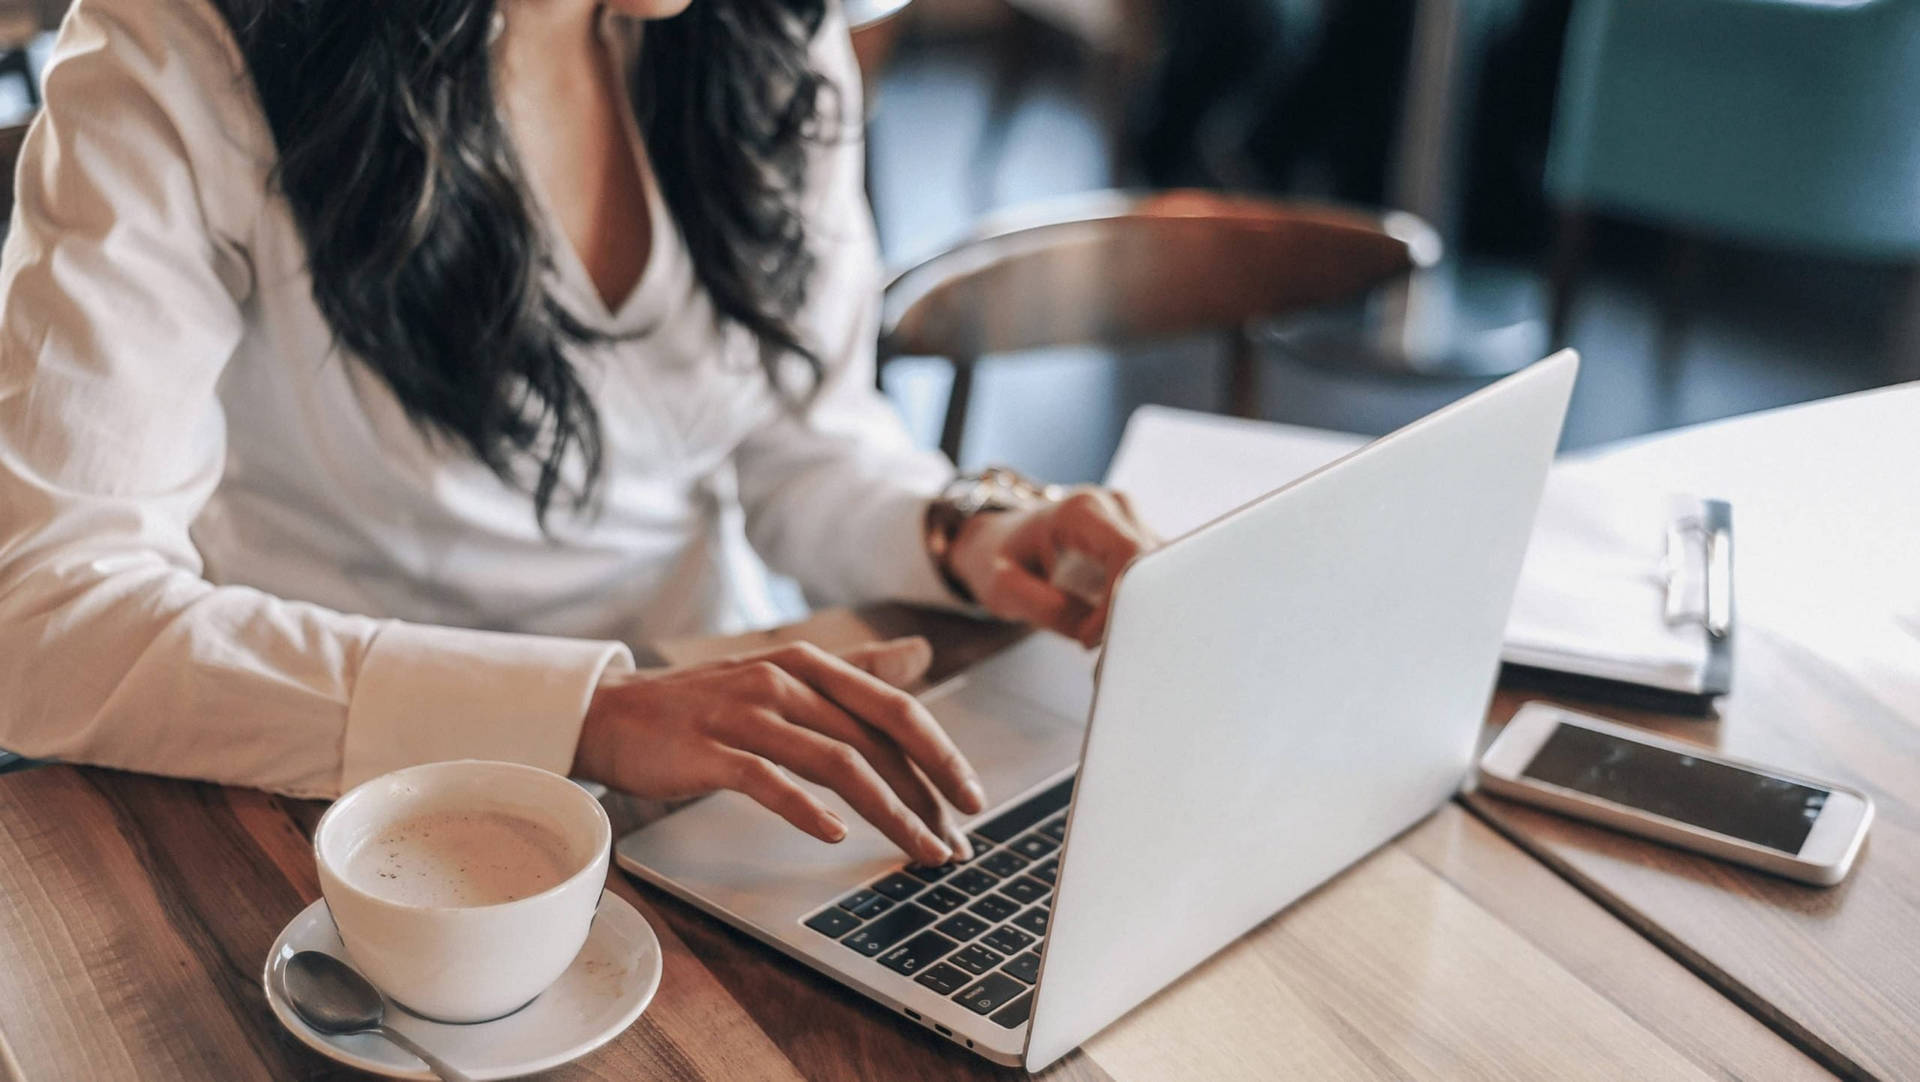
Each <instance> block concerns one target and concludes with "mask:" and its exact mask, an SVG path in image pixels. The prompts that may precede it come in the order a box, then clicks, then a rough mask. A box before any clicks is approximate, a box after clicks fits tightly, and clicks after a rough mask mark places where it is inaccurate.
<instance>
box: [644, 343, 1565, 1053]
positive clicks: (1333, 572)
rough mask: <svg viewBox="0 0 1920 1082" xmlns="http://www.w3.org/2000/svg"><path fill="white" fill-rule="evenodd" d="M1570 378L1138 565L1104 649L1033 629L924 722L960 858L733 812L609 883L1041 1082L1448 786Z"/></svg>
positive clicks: (1483, 680)
mask: <svg viewBox="0 0 1920 1082" xmlns="http://www.w3.org/2000/svg"><path fill="white" fill-rule="evenodd" d="M1577 367H1578V361H1577V359H1576V357H1575V356H1574V355H1573V354H1572V353H1571V352H1570V351H1569V352H1563V353H1559V354H1556V355H1555V356H1553V357H1550V358H1548V359H1547V360H1545V361H1542V362H1540V363H1538V364H1535V365H1533V366H1531V367H1530V368H1528V369H1526V370H1525V371H1523V372H1521V373H1519V374H1517V375H1514V376H1512V377H1509V378H1507V379H1505V380H1502V381H1500V382H1499V383H1496V384H1494V385H1493V386H1491V387H1488V388H1486V389H1485V390H1482V391H1480V392H1478V393H1476V394H1474V395H1471V396H1469V397H1468V398H1465V399H1463V400H1461V401H1460V402H1457V403H1455V404H1453V405H1451V406H1449V407H1447V408H1446V409H1443V410H1441V411H1439V412H1438V413H1435V414H1433V415H1431V416H1429V417H1426V418H1424V419H1422V420H1420V421H1418V422H1415V423H1414V424H1412V425H1409V426H1408V427H1406V428H1404V429H1401V430H1400V431H1398V432H1395V433H1393V434H1392V435H1390V436H1387V437H1384V438H1382V439H1380V440H1377V441H1375V442H1373V443H1371V444H1369V445H1368V446H1366V447H1364V448H1362V449H1360V450H1358V451H1355V452H1354V453H1353V454H1351V455H1348V456H1347V457H1346V458H1343V459H1340V460H1339V461H1337V462H1334V463H1332V464H1331V465H1328V466H1326V467H1324V468H1322V469H1320V470H1318V471H1316V472H1314V473H1311V474H1309V475H1307V476H1305V477H1303V478H1300V479H1299V480H1297V481H1294V482H1292V483H1291V484H1288V485H1286V486H1285V487H1283V488H1281V489H1279V490H1277V491H1275V492H1273V493H1270V494H1269V495H1267V496H1265V497H1262V498H1261V499H1259V500H1256V501H1254V502H1253V503H1251V504H1248V505H1247V506H1245V507H1242V508H1240V509H1239V510H1237V511H1234V512H1232V513H1231V514H1228V515H1226V516H1224V517H1222V518H1220V519H1217V520H1215V521H1214V522H1212V523H1209V524H1208V525H1206V526H1203V527H1201V528H1199V529H1197V530H1194V531H1193V532H1191V533H1189V534H1186V535H1185V536H1183V537H1180V538H1178V539H1175V540H1173V541H1171V542H1169V543H1168V544H1166V545H1165V546H1164V547H1162V548H1160V549H1158V550H1156V551H1154V552H1152V553H1149V554H1147V555H1145V556H1142V557H1141V558H1140V559H1138V560H1136V561H1135V562H1134V563H1133V565H1132V566H1131V567H1130V568H1129V569H1128V570H1127V572H1126V574H1125V575H1124V576H1122V578H1121V580H1120V582H1119V584H1118V586H1117V588H1116V592H1115V595H1114V604H1113V608H1112V616H1111V622H1110V624H1109V626H1108V629H1107V641H1106V648H1105V653H1104V656H1103V657H1102V658H1101V660H1100V662H1099V664H1098V666H1097V672H1096V666H1095V665H1094V663H1093V661H1092V655H1089V654H1088V653H1086V652H1085V651H1082V650H1081V649H1080V648H1079V647H1078V646H1076V645H1073V644H1071V643H1069V642H1067V641H1066V640H1064V639H1061V638H1059V637H1056V636H1052V635H1035V636H1031V637H1029V638H1028V639H1027V640H1026V641H1025V642H1023V643H1022V644H1021V645H1019V646H1016V647H1014V648H1012V649H1010V650H1008V651H1006V652H1004V653H1002V654H1000V655H999V656H997V657H994V658H992V659H990V660H988V661H987V662H985V663H983V664H981V665H978V666H976V667H974V668H972V669H970V670H968V671H967V672H966V673H964V674H962V675H960V676H958V677H956V678H954V679H953V680H951V681H948V682H946V683H943V684H941V685H940V686H939V687H937V688H935V689H933V690H932V691H930V692H929V693H928V694H927V695H926V696H925V700H926V702H927V705H928V707H929V708H930V709H931V710H932V712H933V714H934V716H935V717H936V718H938V719H939V720H940V722H941V723H942V724H943V725H945V726H946V727H947V730H948V731H949V732H950V733H951V734H952V735H953V738H954V740H955V742H956V743H958V744H959V745H960V747H961V749H962V750H963V751H965V752H966V754H967V755H968V756H969V757H970V758H971V760H972V761H973V763H974V765H975V766H976V768H978V770H979V772H980V775H981V780H982V782H983V783H984V785H985V787H986V790H987V796H988V802H989V810H988V811H987V812H986V813H985V814H983V815H981V816H979V817H978V819H977V820H975V821H974V822H973V823H972V824H971V825H970V827H969V829H970V830H971V832H972V835H973V838H974V841H975V845H976V848H977V849H978V854H977V855H976V856H975V858H974V859H973V860H972V861H970V862H969V863H967V864H965V865H961V866H957V867H947V868H938V869H917V868H909V867H906V866H905V864H904V862H903V861H902V858H901V856H900V854H899V852H898V851H897V850H895V849H893V848H892V847H891V846H890V845H889V844H888V843H887V842H886V840H885V839H884V838H882V837H881V836H880V834H879V833H878V832H877V831H875V830H874V829H873V828H871V827H868V826H865V825H864V824H862V823H861V821H860V820H859V818H858V817H857V816H855V815H854V814H852V812H851V810H850V809H847V808H844V807H843V806H841V805H840V802H839V801H838V800H837V798H836V797H834V796H833V794H831V793H829V792H827V791H826V790H824V789H816V790H815V792H816V794H817V795H819V796H820V797H821V799H822V800H824V801H826V802H827V804H828V806H829V807H834V808H835V810H836V811H838V812H840V813H841V815H842V817H843V818H844V819H845V820H846V821H847V822H848V824H849V825H850V827H851V830H852V832H851V834H850V835H849V836H848V838H847V839H846V840H845V841H843V842H841V843H840V844H838V845H827V844H824V843H821V842H818V841H815V840H813V839H811V838H808V837H806V836H804V835H802V834H800V833H799V832H798V831H795V830H793V829H791V828H789V827H787V826H786V825H784V824H782V823H780V822H779V821H778V820H776V819H775V818H773V817H772V815H771V814H770V813H768V812H766V811H764V810H762V809H761V808H760V807H759V806H758V805H756V804H754V803H752V802H751V801H749V800H747V799H746V798H744V797H742V796H739V795H738V794H735V793H719V794H715V795H714V796H711V797H708V798H706V799H704V800H701V801H698V802H696V803H694V804H692V805H689V806H688V807H686V808H684V809H681V810H680V811H677V812H675V813H674V814H672V815H669V816H667V817H665V818H664V819H661V820H659V821H658V822H656V823H654V824H652V825H650V826H648V827H646V828H645V829H643V830H640V831H638V832H636V833H633V834H630V835H628V836H627V837H625V838H623V839H622V840H621V842H620V845H619V847H618V859H619V861H620V864H621V866H622V867H624V868H626V869H627V870H628V871H630V872H632V873H633V874H635V875H637V876H639V877H640V878H641V879H644V880H646V881H647V882H649V883H652V884H654V885H656V886H658V887H660V888H662V889H663V890H666V891H668V892H669V893H671V894H674V895H676V896H678V897H680V898H683V899H685V900H686V901H688V902H690V903H692V904H693V905H695V906H698V907H699V908H701V909H703V910H705V911H706V912H708V913H711V914H712V915H714V916H715V917H718V918H719V919H721V920H723V921H726V922H727V923H729V924H732V925H734V926H735V927H737V928H739V929H741V930H742V931H745V932H747V933H748V934H750V935H752V936H754V937H755V938H757V939H759V940H761V941H763V942H765V943H766V944H767V945H769V946H771V947H773V948H775V949H777V950H779V951H781V952H782V953H784V954H787V955H789V956H791V957H793V958H795V959H798V960H799V961H801V962H804V963H806V964H807V965H809V966H811V967H813V968H814V969H817V970H819V971H820V972H821V973H824V974H826V975H827V976H829V977H832V978H833V979H835V980H837V981H840V982H841V983H843V984H845V985H848V986H849V987H852V988H854V989H856V990H858V991H860V992H862V993H864V994H865V995H867V996H868V997H870V998H872V999H874V1000H876V1001H878V1002H879V1003H881V1004H883V1005H884V1006H885V1007H886V1008H887V1009H888V1010H891V1011H900V1012H903V1013H904V1014H905V1015H906V1017H908V1018H909V1019H912V1020H913V1021H914V1022H917V1023H918V1024H920V1025H922V1026H924V1027H926V1028H927V1029H928V1030H930V1031H932V1032H933V1033H936V1034H938V1035H939V1036H941V1037H944V1038H946V1039H948V1040H951V1041H954V1042H955V1043H958V1044H960V1045H963V1046H964V1047H966V1048H969V1049H972V1050H973V1051H975V1052H977V1053H979V1054H980V1055H982V1056H985V1057H987V1058H988V1059H991V1060H993V1061H994V1062H996V1063H1003V1064H1009V1065H1024V1066H1025V1067H1026V1068H1027V1069H1029V1070H1036V1071H1037V1070H1039V1069H1041V1068H1043V1067H1045V1066H1047V1065H1048V1064H1050V1063H1052V1062H1053V1061H1054V1060H1056V1059H1058V1058H1059V1057H1060V1056H1062V1055H1064V1054H1065V1053H1067V1052H1068V1051H1070V1050H1072V1049H1073V1048H1074V1047H1075V1046H1077V1045H1079V1044H1080V1043H1081V1042H1082V1041H1084V1040H1086V1039H1087V1038H1088V1037H1091V1036H1092V1035H1093V1034H1095V1033H1097V1032H1098V1031H1099V1030H1100V1029H1101V1028H1103V1027H1104V1026H1106V1025H1107V1024H1108V1023H1110V1022H1112V1021H1113V1020H1114V1019H1116V1018H1118V1017H1120V1016H1121V1015H1122V1014H1123V1013H1125V1012H1126V1011H1127V1010H1129V1009H1130V1008H1132V1007H1133V1006H1134V1005H1136V1004H1138V1003H1139V1002H1141V1001H1142V1000H1144V999H1146V998H1147V997H1148V996H1150V995H1152V994H1153V993H1154V992H1156V991H1158V990H1159V989H1161V988H1163V987H1165V986H1166V985H1167V984H1168V983H1170V982H1171V981H1173V980H1174V979H1175V978H1177V977H1179V976H1180V975H1181V974H1182V973H1185V972H1186V971H1187V970H1189V969H1191V968H1193V967H1194V966H1195V965H1197V964H1199V963H1200V962H1201V961H1203V960H1205V959H1206V958H1207V957H1208V956H1209V955H1211V954H1213V953H1214V952H1215V951H1217V950H1219V949H1220V948H1221V947H1223V946H1225V945H1227V944H1228V943H1230V942H1232V941H1233V940H1234V939H1235V938H1237V937H1238V936H1240V935H1241V934H1242V933H1244V932H1246V931H1247V930H1248V929H1250V928H1252V927H1253V926H1254V925H1256V924H1258V923H1260V922H1261V921H1263V920H1265V919H1266V918H1267V917H1269V916H1271V915H1272V914H1273V913H1275V912H1276V911H1278V910H1279V909H1281V908H1282V907H1284V906H1286V905H1287V904H1289V903H1290V902H1292V901H1294V900H1295V899H1297V898H1299V897H1300V896H1301V895H1303V894H1305V893H1306V892H1308V891H1310V890H1312V889H1313V888H1314V887H1316V886H1318V885H1319V884H1321V883H1323V882H1325V881H1326V880H1327V879H1329V878H1330V877H1332V876H1333V875H1334V874H1336V873H1338V872H1339V871H1340V870H1341V869H1343V868H1345V867H1347V866H1348V865H1350V864H1352V863H1353V862H1355V861H1357V860H1359V859H1360V858H1361V857H1363V856H1365V855H1367V853H1369V852H1370V851H1372V850H1373V849H1374V848H1376V847H1378V846H1379V845H1380V844H1381V843H1383V842H1385V841H1387V840H1388V839H1390V838H1392V837H1393V836H1394V835H1396V834H1398V833H1400V832H1401V831H1402V830H1404V829H1406V828H1407V827H1408V826H1409V825H1411V824H1413V823H1414V822H1416V821H1417V820H1419V819H1420V818H1421V817H1423V816H1425V815H1427V814H1428V813H1429V812H1431V811H1432V810H1433V809H1434V808H1435V807H1437V806H1438V805H1439V804H1440V803H1441V802H1443V801H1445V800H1446V799H1447V798H1448V797H1449V796H1450V795H1452V794H1453V792H1454V791H1455V790H1456V788H1457V787H1458V785H1459V784H1460V781H1461V779H1462V777H1463V776H1464V775H1465V773H1466V770H1467V767H1468V763H1469V761H1470V759H1471V757H1472V753H1473V749H1474V745H1475V738H1476V736H1477V734H1478V733H1479V731H1480V725H1481V720H1482V717H1483V715H1484V713H1485V710H1486V705H1487V701H1488V698H1489V696H1490V695H1491V693H1492V689H1493V682H1494V678H1495V675H1496V671H1497V669H1498V667H1499V658H1500V642H1501V633H1502V630H1503V628H1504V626H1505V624H1506V617H1507V609H1508V606H1509V604H1510V603H1511V601H1512V598H1513V592H1514V588H1515V584H1516V582H1517V580H1518V578H1519V574H1520V564H1521V559H1522V557H1523V556H1524V554H1525V550H1526V546H1527V538H1528V534H1529V532H1530V529H1531V526H1532V522H1533V517H1534V511H1535V508H1536V506H1537V505H1538V503H1539V500H1540V493H1541V489H1542V486H1543V485H1544V483H1545V480H1546V474H1547V466H1548V463H1549V461H1550V460H1551V459H1552V456H1553V452H1554V446H1555V444H1556V443H1557V442H1558V440H1559V434H1560V424H1561V420H1562V418H1563V416H1564V414H1565V412H1566V405H1567V398H1568V395H1569V394H1570V393H1571V390H1572V387H1573V381H1574V374H1575V371H1576V369H1577Z"/></svg>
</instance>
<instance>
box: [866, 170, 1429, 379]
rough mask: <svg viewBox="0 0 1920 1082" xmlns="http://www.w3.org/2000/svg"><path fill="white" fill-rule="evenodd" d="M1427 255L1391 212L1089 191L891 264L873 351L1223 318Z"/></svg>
mask: <svg viewBox="0 0 1920 1082" xmlns="http://www.w3.org/2000/svg"><path fill="white" fill-rule="evenodd" d="M1439 252H1440V243H1439V241H1438V239H1437V238H1436V237H1435V236H1434V234H1433V231H1432V230H1431V229H1428V228H1427V227H1426V226H1425V224H1424V223H1422V222H1420V221H1419V219H1417V218H1413V217H1411V216H1409V215H1404V214H1397V213H1390V214H1387V215H1373V214H1365V213H1361V212H1358V211H1353V210H1346V209H1341V208H1336V207H1327V206H1315V205H1307V204H1300V203H1286V202H1275V201H1272V200H1265V199H1256V198H1251V197H1245V196H1232V195H1220V194H1215V193H1210V192H1200V191H1170V192H1163V193H1157V194H1151V195H1134V194H1127V193H1121V192H1096V193H1091V194H1088V195H1085V196H1079V197H1075V198H1074V199H1072V200H1067V201H1063V202H1061V203H1057V204H1051V205H1049V206H1046V207H1043V208H1039V209H1038V210H1036V211H1026V212H1018V213H1017V214H1016V215H1015V216H1012V217H1002V218H999V219H989V220H988V221H987V222H985V223H983V225H982V228H981V229H980V231H978V232H977V233H976V234H975V235H974V236H973V237H971V238H969V239H967V240H966V241H963V242H962V243H960V244H959V245H957V246H956V247H954V248H952V249H949V250H948V251H946V252H943V253H941V254H940V255H937V256H935V257H933V258H932V259H929V260H927V261H926V262H924V263H921V264H920V265H918V266H916V267H914V268H912V269H911V270H908V271H906V272H905V273H903V274H901V275H899V276H898V277H896V278H895V279H894V281H893V282H892V283H891V284H890V285H889V286H888V287H887V293H886V303H885V306H884V309H883V314H882V319H881V328H880V331H881V334H880V338H881V344H880V348H881V355H882V357H883V358H885V357H894V356H905V355H920V356H941V357H952V358H971V357H978V356H981V355H983V354H987V353H997V352H1010V351H1016V350H1024V349H1036V348H1040V347H1045V346H1061V345H1075V344H1085V343H1105V344H1116V345H1119V344H1126V343H1128V342H1135V341H1148V340H1153V339H1160V338H1170V337H1177V336H1181V335H1185V334H1190V333H1195V332H1199V331H1203V330H1215V329H1219V328H1227V327H1235V326H1239V325H1242V324H1245V323H1247V322H1249V321H1252V320H1257V319H1261V318H1266V317H1272V316H1280V315H1286V314H1288V313H1292V312H1298V311H1304V310H1307V309H1311V308H1319V307H1325V306H1328V305H1333V304H1338V303H1342V302H1345V301H1349V300H1352V299H1355V298H1357V297H1360V296H1363V295H1365V294H1366V293H1367V292H1368V291H1369V290H1372V289H1374V288H1375V287H1377V286H1379V285H1381V284H1383V283H1385V282H1388V281H1391V280H1394V279H1396V278H1399V277H1402V276H1404V275H1406V274H1407V273H1408V272H1410V271H1412V270H1414V269H1416V268H1418V267H1422V266H1428V265H1431V264H1432V263H1434V262H1435V261H1437V260H1438V258H1439Z"/></svg>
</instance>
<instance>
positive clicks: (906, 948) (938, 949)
mask: <svg viewBox="0 0 1920 1082" xmlns="http://www.w3.org/2000/svg"><path fill="white" fill-rule="evenodd" d="M957 946H959V944H958V943H955V942H954V941H953V940H951V939H948V938H947V937H946V936H943V935H941V934H940V933H939V932H921V933H920V934H919V935H917V936H914V937H913V938H912V939H909V940H907V941H906V942H905V943H902V944H900V945H899V946H897V947H895V948H893V949H892V950H890V951H888V952H887V953H885V954H883V955H881V956H880V964H881V965H883V966H886V967H887V968H888V969H891V970H893V971H894V972H895V973H904V974H906V975H907V976H909V977H910V976H912V975H913V974H915V973H918V972H919V971H921V970H923V969H925V968H927V967H928V966H930V965H932V964H933V963H935V962H937V961H939V960H940V959H941V958H942V957H943V956H944V955H945V954H946V953H947V952H948V951H950V950H952V949H953V948H955V947H957Z"/></svg>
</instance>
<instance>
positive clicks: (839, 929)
mask: <svg viewBox="0 0 1920 1082" xmlns="http://www.w3.org/2000/svg"><path fill="white" fill-rule="evenodd" d="M807 927H809V928H811V929H813V930H814V931H816V932H819V933H820V934H821V935H823V936H826V937H827V938H828V939H839V938H840V937H841V936H843V935H846V934H847V933H848V932H851V931H853V930H854V929H855V928H858V927H860V918H859V917H856V916H854V915H853V914H852V913H849V912H847V911H846V910H844V909H840V908H837V907H836V908H833V909H822V910H821V911H820V912H818V913H815V914H814V915H813V916H811V917H808V918H807Z"/></svg>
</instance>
